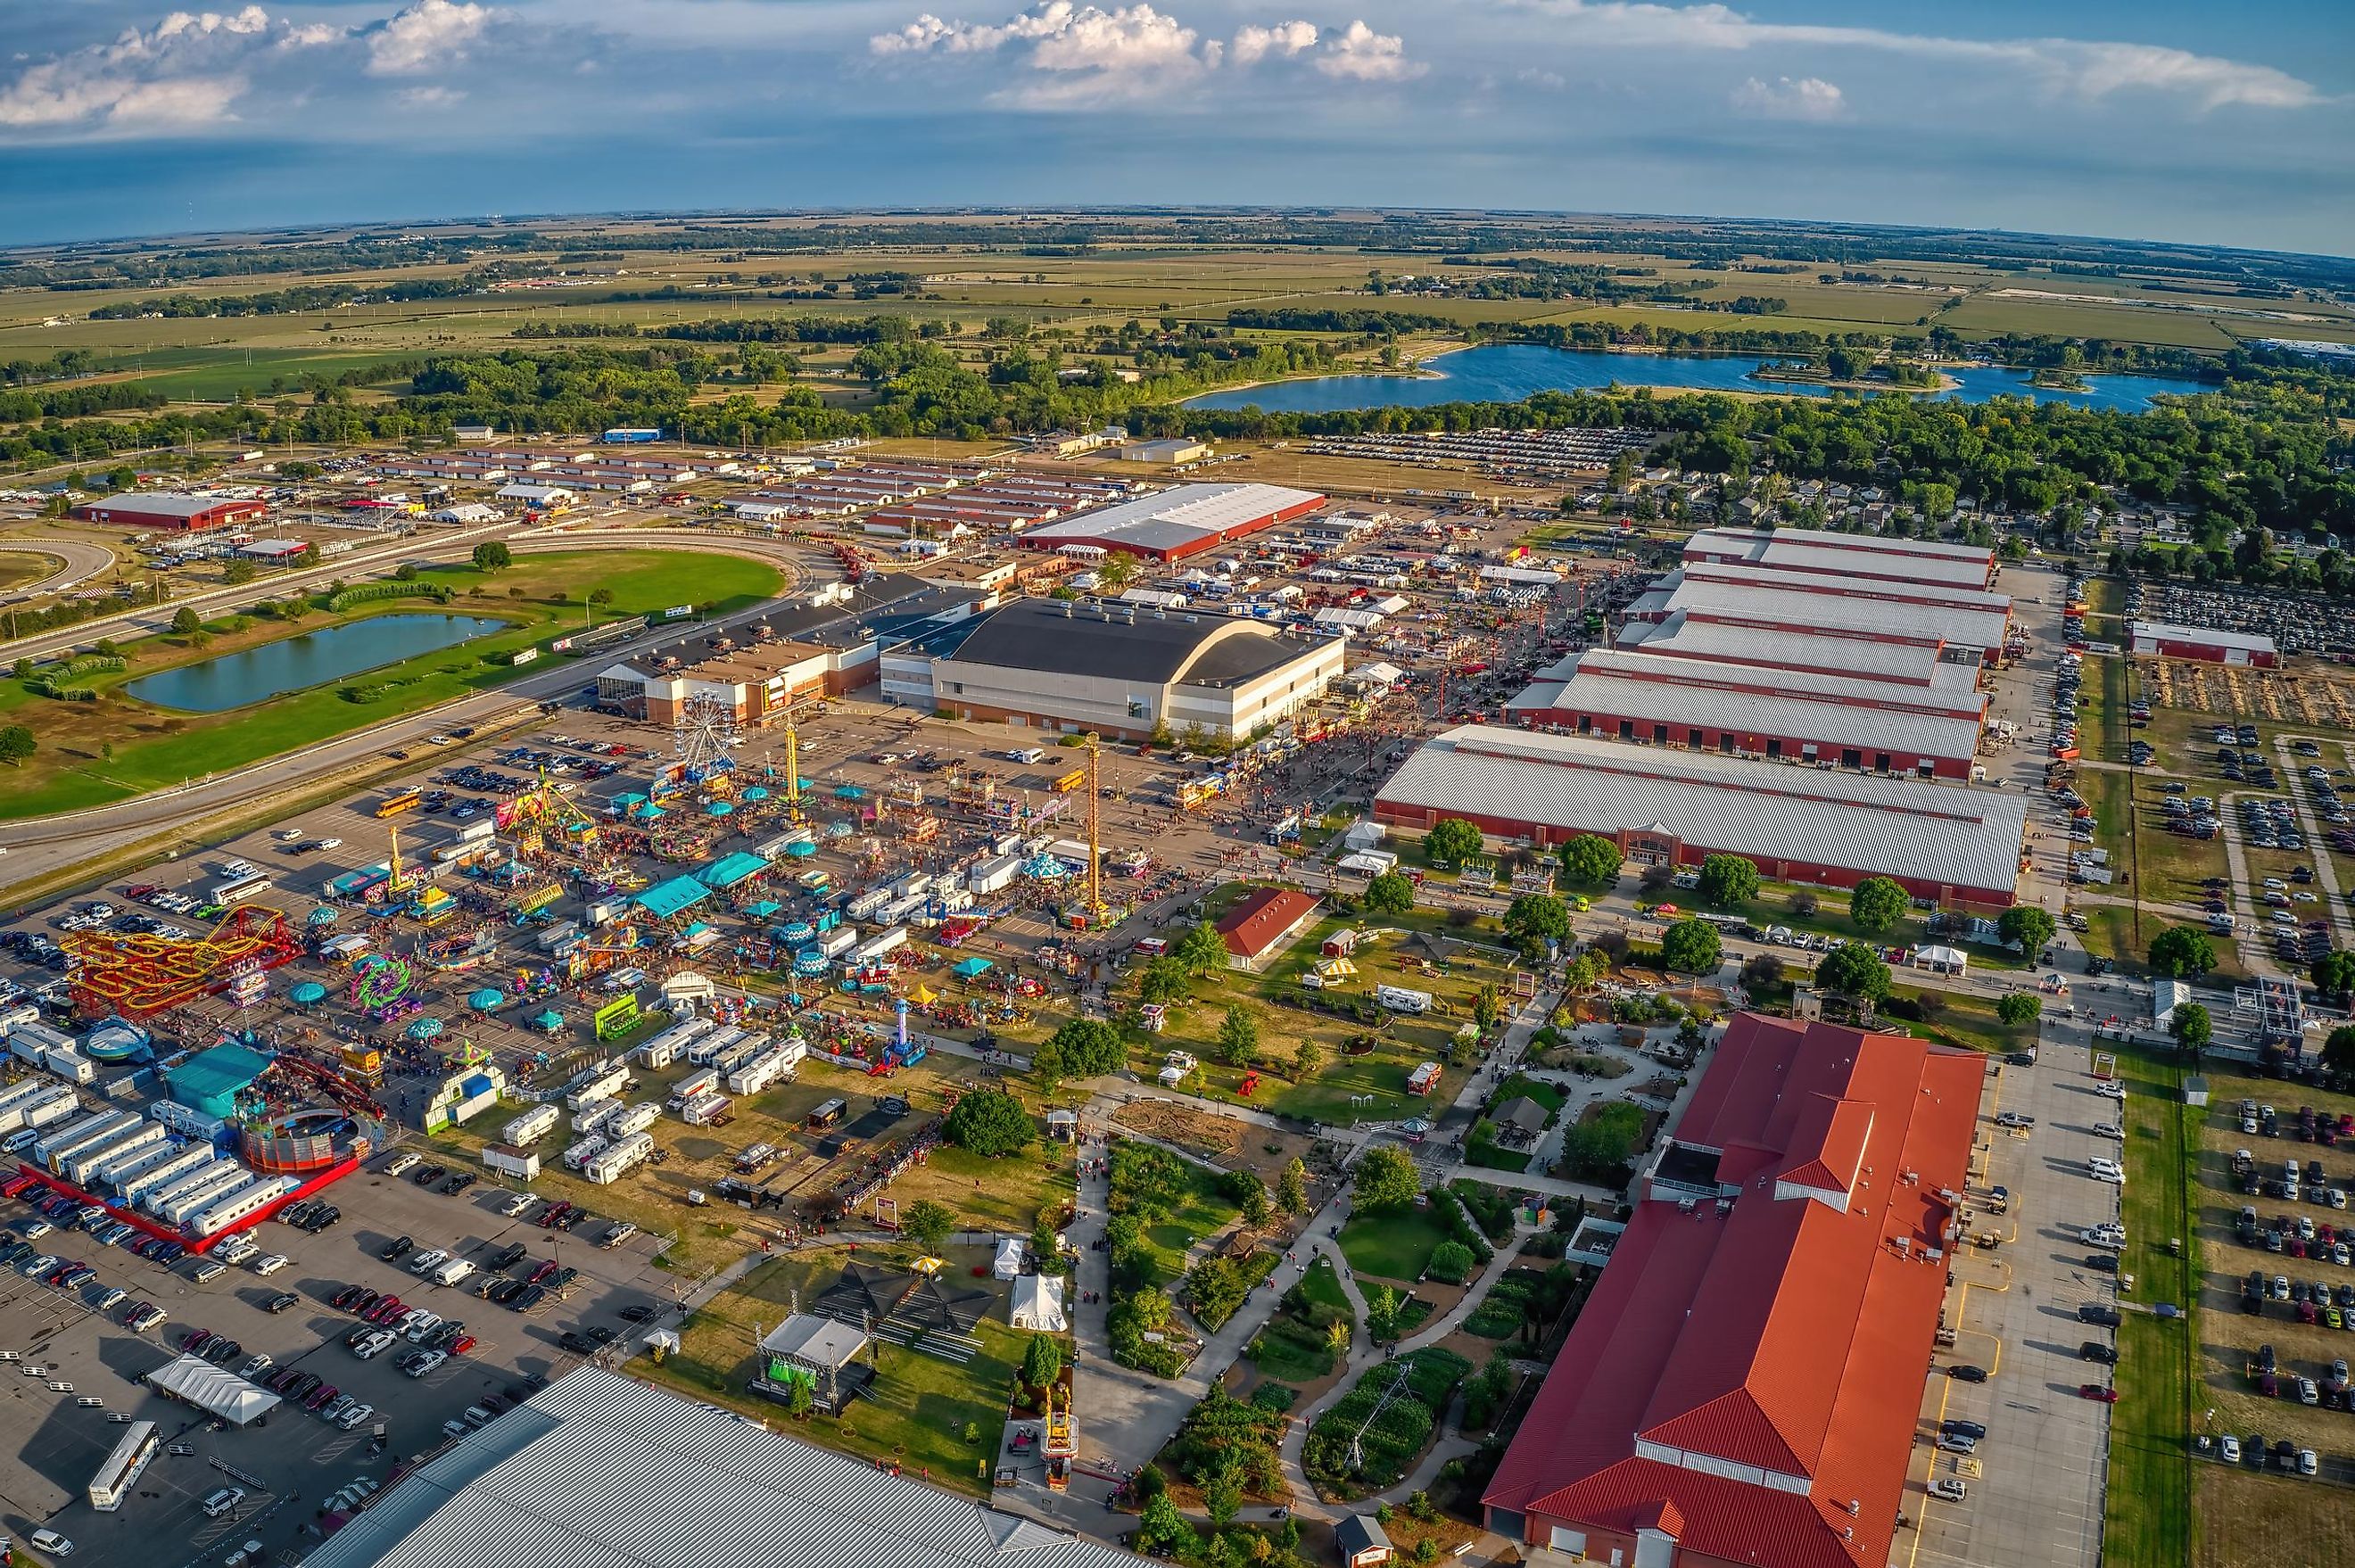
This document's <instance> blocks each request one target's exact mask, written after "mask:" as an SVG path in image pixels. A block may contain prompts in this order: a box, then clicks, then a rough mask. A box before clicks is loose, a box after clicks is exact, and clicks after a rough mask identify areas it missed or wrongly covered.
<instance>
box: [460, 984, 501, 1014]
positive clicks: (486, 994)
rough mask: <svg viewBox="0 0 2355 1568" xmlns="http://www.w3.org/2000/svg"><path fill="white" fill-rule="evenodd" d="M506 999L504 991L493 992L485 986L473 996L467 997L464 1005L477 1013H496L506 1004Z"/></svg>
mask: <svg viewBox="0 0 2355 1568" xmlns="http://www.w3.org/2000/svg"><path fill="white" fill-rule="evenodd" d="M506 999H507V994H506V992H505V991H499V990H494V989H492V988H491V987H488V986H485V987H483V988H482V989H481V990H479V991H476V992H475V993H474V995H473V996H471V997H467V998H466V1005H467V1006H468V1007H470V1008H474V1010H475V1011H476V1012H478V1013H487V1012H494V1011H496V1010H497V1009H498V1008H500V1007H501V1006H503V1005H504V1004H505V1003H506Z"/></svg>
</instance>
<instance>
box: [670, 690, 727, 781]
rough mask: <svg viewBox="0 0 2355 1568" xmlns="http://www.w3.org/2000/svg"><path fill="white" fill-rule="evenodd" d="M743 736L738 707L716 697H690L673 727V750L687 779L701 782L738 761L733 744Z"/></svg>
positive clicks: (725, 770)
mask: <svg viewBox="0 0 2355 1568" xmlns="http://www.w3.org/2000/svg"><path fill="white" fill-rule="evenodd" d="M739 739H741V734H740V731H738V729H737V725H736V710H735V709H734V708H732V707H731V706H730V705H729V704H728V703H725V702H722V701H721V700H720V699H718V698H716V697H711V696H708V695H707V696H697V697H690V698H688V699H687V705H686V706H685V707H684V708H682V709H679V715H678V721H677V723H676V724H674V725H673V726H672V727H671V750H672V752H673V753H674V754H675V755H677V758H678V763H679V769H680V772H681V774H682V776H683V777H684V778H685V779H686V781H687V783H688V784H701V783H703V782H704V781H706V780H707V779H709V778H712V777H714V776H715V775H717V774H719V773H726V772H728V771H729V770H730V769H731V768H733V767H734V766H735V765H736V757H735V753H734V752H733V751H732V749H731V748H733V747H734V746H735V744H736V742H737V741H738V740H739Z"/></svg>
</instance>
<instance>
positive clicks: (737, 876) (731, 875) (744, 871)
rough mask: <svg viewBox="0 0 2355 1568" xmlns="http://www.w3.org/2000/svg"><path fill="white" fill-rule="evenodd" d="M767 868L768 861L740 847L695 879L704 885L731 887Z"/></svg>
mask: <svg viewBox="0 0 2355 1568" xmlns="http://www.w3.org/2000/svg"><path fill="white" fill-rule="evenodd" d="M767 869H769V862H767V861H766V860H763V859H761V857H760V856H758V855H751V854H747V853H745V852H744V851H743V850H741V849H740V850H738V851H737V852H736V853H735V854H733V855H730V856H727V857H725V858H724V859H720V860H719V861H717V862H715V863H714V864H713V866H712V868H711V869H709V870H708V871H706V872H704V873H703V874H702V875H701V876H700V877H699V878H698V879H697V880H699V881H701V882H702V883H703V884H704V885H705V886H706V887H713V888H732V887H734V886H735V885H736V884H737V883H739V882H741V881H744V880H748V879H750V878H752V877H757V876H759V875H760V874H761V873H762V872H763V871H765V870H767Z"/></svg>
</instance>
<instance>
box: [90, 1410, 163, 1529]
mask: <svg viewBox="0 0 2355 1568" xmlns="http://www.w3.org/2000/svg"><path fill="white" fill-rule="evenodd" d="M162 1446H163V1441H162V1439H160V1438H158V1437H157V1436H156V1435H155V1423H154V1422H152V1421H134V1422H133V1423H132V1424H130V1426H129V1427H128V1428H126V1429H125V1430H124V1432H123V1441H122V1442H120V1443H117V1444H116V1445H114V1452H113V1453H112V1454H109V1455H108V1456H106V1463H105V1464H103V1465H101V1466H100V1467H99V1469H98V1474H97V1475H95V1476H92V1477H91V1478H90V1506H91V1507H92V1508H94V1509H97V1510H98V1511H99V1512H101V1513H112V1512H113V1511H114V1510H115V1509H119V1508H121V1507H122V1506H123V1499H125V1498H127V1497H129V1496H130V1495H131V1488H133V1486H135V1485H137V1484H138V1480H139V1476H140V1472H141V1471H143V1470H144V1469H146V1468H147V1463H148V1461H149V1460H151V1459H153V1458H155V1450H156V1449H158V1448H160V1447H162Z"/></svg>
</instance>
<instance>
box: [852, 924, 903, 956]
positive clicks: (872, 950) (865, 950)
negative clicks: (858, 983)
mask: <svg viewBox="0 0 2355 1568" xmlns="http://www.w3.org/2000/svg"><path fill="white" fill-rule="evenodd" d="M907 944H908V928H907V927H906V926H904V925H895V926H893V927H892V928H891V929H890V930H889V931H879V932H877V933H875V934H874V935H872V936H870V937H868V939H867V940H866V941H864V942H862V943H860V944H858V946H857V947H855V948H853V949H851V953H850V956H851V958H852V959H853V961H855V962H857V963H860V964H872V963H873V962H875V960H877V959H878V958H880V957H883V956H884V955H887V954H890V953H896V952H898V951H899V950H900V948H902V947H905V946H906V945H907Z"/></svg>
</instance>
